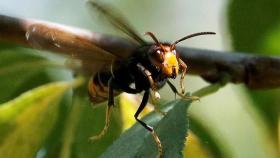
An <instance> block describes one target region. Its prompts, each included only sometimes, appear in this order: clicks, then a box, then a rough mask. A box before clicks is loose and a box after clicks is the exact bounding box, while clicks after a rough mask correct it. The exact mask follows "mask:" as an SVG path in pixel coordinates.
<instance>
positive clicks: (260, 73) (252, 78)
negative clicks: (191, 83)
mask: <svg viewBox="0 0 280 158" xmlns="http://www.w3.org/2000/svg"><path fill="white" fill-rule="evenodd" d="M35 24H36V25H37V26H38V24H40V28H41V29H42V30H44V31H42V32H41V33H42V34H41V35H38V36H41V37H40V39H41V40H40V41H36V42H39V43H40V47H36V46H34V45H32V44H30V43H29V42H28V41H27V40H26V39H27V37H26V36H28V35H26V32H27V31H30V29H32V26H34V25H35ZM54 34H55V35H56V36H55V38H59V39H55V40H57V41H59V45H53V44H51V42H50V41H53V40H54V39H53V38H54V37H53V35H54ZM0 42H7V43H12V44H17V45H21V46H24V47H29V48H34V47H36V48H37V49H43V50H48V51H54V52H57V53H61V54H69V52H73V50H75V51H77V52H79V53H80V54H81V55H83V54H84V55H86V54H89V53H85V52H88V51H91V50H92V49H91V47H92V44H94V45H96V46H98V47H101V48H103V49H104V50H107V51H113V52H122V54H121V55H122V56H127V55H128V54H129V52H130V51H133V50H134V49H136V48H137V47H138V45H137V44H136V43H133V42H131V41H129V40H126V39H123V38H119V37H114V36H109V35H104V34H98V33H93V32H89V31H85V30H81V29H77V28H71V27H68V26H63V25H58V24H53V23H49V22H42V21H37V20H27V19H18V18H13V17H8V16H3V15H0ZM42 43H43V44H42ZM61 46H63V47H61ZM177 49H178V52H179V53H180V56H181V58H182V60H184V61H185V62H186V63H187V65H188V67H189V73H191V74H194V75H200V76H201V77H203V78H204V79H205V80H206V81H208V82H211V83H215V82H219V81H220V80H221V79H223V78H224V76H225V75H227V76H230V81H231V82H233V83H244V84H246V85H247V86H248V87H249V88H251V89H268V88H277V87H279V86H280V58H279V57H268V56H256V55H247V54H242V53H236V52H235V53H224V52H217V51H210V50H201V49H192V48H186V47H178V48H177Z"/></svg>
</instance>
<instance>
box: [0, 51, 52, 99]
mask: <svg viewBox="0 0 280 158" xmlns="http://www.w3.org/2000/svg"><path fill="white" fill-rule="evenodd" d="M30 52H31V51H28V50H27V49H12V48H10V49H2V50H1V49H0V89H2V91H0V103H3V102H6V101H8V100H10V99H13V98H14V97H16V96H18V95H19V94H21V93H23V92H25V91H27V90H29V89H31V88H34V87H37V86H39V85H42V84H44V83H47V82H49V81H51V80H52V79H51V78H50V76H49V75H48V74H47V72H46V68H47V67H48V66H54V64H53V63H52V62H50V61H47V60H46V59H44V58H42V57H38V56H35V55H34V54H31V53H30ZM4 89H5V91H4Z"/></svg>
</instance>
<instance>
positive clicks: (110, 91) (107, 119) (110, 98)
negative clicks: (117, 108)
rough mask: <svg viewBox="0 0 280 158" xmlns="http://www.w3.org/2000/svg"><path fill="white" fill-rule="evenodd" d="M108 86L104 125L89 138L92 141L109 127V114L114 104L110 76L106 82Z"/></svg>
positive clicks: (103, 133) (100, 136) (98, 137)
mask: <svg viewBox="0 0 280 158" xmlns="http://www.w3.org/2000/svg"><path fill="white" fill-rule="evenodd" d="M108 87H109V99H108V106H107V109H106V119H105V126H104V128H103V130H102V131H101V132H100V133H99V134H98V135H95V136H92V137H90V138H89V139H90V140H92V141H95V140H98V139H100V138H102V137H103V136H104V135H105V134H106V132H107V131H108V128H109V124H110V114H111V112H112V108H113V106H114V89H113V79H112V78H110V80H109V82H108Z"/></svg>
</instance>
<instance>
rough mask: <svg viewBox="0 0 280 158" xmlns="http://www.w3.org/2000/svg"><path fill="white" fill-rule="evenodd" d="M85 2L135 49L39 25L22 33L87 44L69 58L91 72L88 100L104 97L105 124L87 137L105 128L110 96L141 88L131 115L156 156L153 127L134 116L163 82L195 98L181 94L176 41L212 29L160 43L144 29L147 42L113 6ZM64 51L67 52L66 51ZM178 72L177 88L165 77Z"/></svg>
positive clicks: (34, 39)
mask: <svg viewBox="0 0 280 158" xmlns="http://www.w3.org/2000/svg"><path fill="white" fill-rule="evenodd" d="M88 4H89V6H90V8H92V9H94V10H95V11H97V12H99V13H100V14H101V15H102V16H104V17H105V18H106V20H107V21H108V22H109V23H110V24H111V25H113V26H114V28H115V29H117V30H119V31H121V32H123V33H125V34H126V35H128V36H129V37H130V38H131V39H133V40H134V42H136V43H137V44H138V45H139V46H138V47H137V49H134V50H133V51H130V52H128V54H126V55H123V54H122V53H124V52H117V51H108V50H106V49H104V48H102V47H100V46H97V45H94V43H87V42H84V41H82V40H81V39H79V38H78V37H71V36H70V35H68V34H66V33H64V32H63V33H62V32H46V31H44V27H43V26H42V25H34V26H31V27H30V28H29V31H27V33H26V38H27V40H28V41H29V42H30V43H33V45H35V46H37V47H38V46H40V44H42V42H43V43H44V44H49V45H52V46H54V47H58V48H60V49H61V48H62V47H63V46H64V45H65V46H67V44H65V43H63V42H64V41H65V40H64V39H66V38H71V39H72V42H75V43H77V44H87V45H89V48H90V49H89V51H88V52H81V51H79V50H75V51H73V52H72V53H70V54H71V57H72V58H76V59H79V60H80V61H81V62H82V63H83V65H84V67H87V68H88V70H89V71H90V72H91V73H92V77H91V79H90V80H89V82H88V94H89V98H90V100H91V102H92V103H100V102H103V101H106V100H108V106H107V109H106V120H105V126H104V128H103V130H102V131H101V132H100V133H99V134H98V135H96V136H93V137H90V139H91V140H96V139H99V138H101V137H102V136H103V135H104V134H105V133H106V131H107V130H108V127H109V122H110V113H111V111H112V108H113V106H114V96H116V95H118V94H120V93H121V92H127V93H131V94H138V93H141V92H143V91H144V95H143V99H142V101H141V103H140V106H139V108H138V109H137V111H136V113H135V114H134V117H135V119H136V120H137V122H139V123H140V124H141V125H142V126H143V127H144V128H145V129H147V130H148V131H149V132H151V134H152V136H153V138H154V140H155V141H156V143H157V146H158V157H162V152H163V151H162V145H161V142H160V139H159V138H158V136H157V134H156V133H155V132H154V129H153V127H151V126H149V125H148V124H146V123H145V122H143V121H142V120H140V119H139V118H138V116H139V114H140V113H141V112H142V110H143V109H144V108H145V106H146V104H147V103H148V99H149V96H150V93H153V96H155V98H157V99H159V98H160V94H159V93H158V90H159V89H161V88H162V87H163V86H164V85H165V84H166V83H167V84H168V85H169V86H170V88H171V90H172V91H173V92H174V93H175V94H177V95H179V96H180V97H182V98H183V99H188V100H197V99H199V98H198V97H195V96H185V95H183V94H184V92H185V89H184V82H183V81H184V78H185V74H186V71H187V65H186V64H185V62H184V61H183V60H182V59H180V56H179V53H177V51H176V44H178V43H179V42H181V41H184V40H186V39H189V38H192V37H195V36H200V35H213V34H215V33H214V32H199V33H194V34H191V35H187V36H185V37H183V38H181V39H179V40H177V41H175V42H173V43H161V42H160V41H159V40H158V39H157V38H156V36H155V35H154V33H152V32H146V33H145V35H146V36H149V37H150V38H151V39H152V40H153V43H148V42H146V41H145V40H144V39H142V37H141V36H139V35H138V34H137V33H136V31H134V29H132V27H131V26H130V25H129V23H128V22H127V21H126V20H125V19H124V18H123V17H122V16H120V14H118V13H115V12H113V11H114V8H112V7H110V6H108V5H104V4H102V3H100V2H96V1H89V2H88ZM56 34H60V35H61V37H58V36H56ZM42 35H43V36H44V38H48V39H49V40H47V41H40V36H42ZM54 50H55V48H54ZM126 53H127V52H126ZM65 54H68V55H69V53H65ZM179 73H181V78H180V89H181V91H180V92H179V91H178V90H177V89H176V88H175V86H174V85H173V84H172V83H171V82H170V81H169V79H175V78H176V77H177V76H178V75H179ZM132 84H134V87H132V86H131V85H132Z"/></svg>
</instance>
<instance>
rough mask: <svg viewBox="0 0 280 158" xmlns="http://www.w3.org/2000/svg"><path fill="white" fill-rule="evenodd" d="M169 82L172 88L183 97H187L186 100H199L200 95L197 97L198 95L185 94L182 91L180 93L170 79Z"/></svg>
mask: <svg viewBox="0 0 280 158" xmlns="http://www.w3.org/2000/svg"><path fill="white" fill-rule="evenodd" d="M167 84H168V85H169V87H170V88H171V90H172V91H173V92H174V93H175V94H177V95H179V96H180V97H181V98H182V99H185V100H199V97H197V96H185V95H183V94H182V93H179V92H178V90H177V89H176V87H175V86H174V85H173V84H172V83H171V82H170V81H169V80H167Z"/></svg>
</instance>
